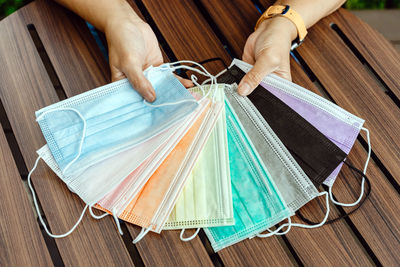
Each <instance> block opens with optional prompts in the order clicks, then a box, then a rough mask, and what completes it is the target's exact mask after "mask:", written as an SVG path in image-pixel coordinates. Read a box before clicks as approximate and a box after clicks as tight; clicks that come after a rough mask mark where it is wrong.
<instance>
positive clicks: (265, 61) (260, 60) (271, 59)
mask: <svg viewBox="0 0 400 267" xmlns="http://www.w3.org/2000/svg"><path fill="white" fill-rule="evenodd" d="M278 66H279V59H278V58H277V56H275V55H271V53H269V52H268V50H267V49H266V50H264V51H263V52H262V53H260V54H259V56H258V57H257V60H256V63H255V64H254V67H253V68H252V69H251V70H250V71H249V72H248V73H247V74H246V75H245V76H244V77H243V79H242V80H241V81H240V83H239V86H238V93H239V94H240V95H242V96H246V95H249V94H250V93H251V92H253V90H254V89H255V88H256V87H257V86H258V85H259V84H260V83H261V81H262V80H263V79H264V77H265V76H267V75H268V74H270V73H271V72H274V71H275V70H276V69H277V68H278Z"/></svg>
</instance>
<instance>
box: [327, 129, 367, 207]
mask: <svg viewBox="0 0 400 267" xmlns="http://www.w3.org/2000/svg"><path fill="white" fill-rule="evenodd" d="M361 130H363V131H365V132H366V134H367V142H368V156H367V160H366V161H365V165H364V170H363V173H364V174H366V173H367V167H368V163H369V160H370V158H371V141H370V139H369V131H368V129H367V128H364V127H363V128H361ZM364 186H365V178H364V177H363V178H362V180H361V193H360V196H359V197H358V199H357V200H356V201H355V202H353V203H342V202H338V201H336V200H335V199H333V195H332V187H333V185H332V186H329V197H330V199H331V201H332V202H333V203H334V204H336V205H339V206H343V207H352V206H355V205H357V204H358V203H360V201H361V199H362V198H363V195H364Z"/></svg>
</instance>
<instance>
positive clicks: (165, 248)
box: [128, 225, 212, 266]
mask: <svg viewBox="0 0 400 267" xmlns="http://www.w3.org/2000/svg"><path fill="white" fill-rule="evenodd" d="M128 229H129V232H130V233H131V235H132V236H137V235H138V234H139V232H140V228H139V227H138V226H133V225H130V227H128ZM179 234H180V231H172V230H168V231H162V232H161V234H156V233H148V234H147V235H146V236H145V237H144V238H143V240H141V241H140V242H138V243H137V244H136V247H137V248H138V251H139V253H140V255H142V258H143V262H144V263H145V265H147V266H212V262H211V259H210V257H209V256H208V254H207V251H206V250H205V248H204V246H203V244H202V243H201V241H200V238H199V237H196V238H195V239H194V240H192V241H190V242H182V241H181V240H180V238H179Z"/></svg>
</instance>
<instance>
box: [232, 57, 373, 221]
mask: <svg viewBox="0 0 400 267" xmlns="http://www.w3.org/2000/svg"><path fill="white" fill-rule="evenodd" d="M238 62H239V63H238ZM236 64H238V65H239V66H240V67H241V68H243V69H246V70H248V69H249V66H250V65H247V64H245V63H243V62H241V61H238V60H234V62H233V64H232V66H233V65H236ZM250 67H251V66H250ZM236 70H237V69H236ZM236 70H235V71H236ZM239 71H240V70H239ZM234 80H235V81H239V80H240V78H237V79H234ZM266 80H267V81H269V83H270V84H273V85H274V87H276V88H280V90H282V91H285V92H287V91H289V92H291V93H292V94H293V95H296V96H299V95H301V94H300V93H298V91H299V90H300V89H299V88H301V87H299V86H297V85H294V84H292V83H290V82H288V81H286V80H283V79H281V78H278V77H276V76H273V75H271V76H267V78H265V79H264V81H266ZM271 80H273V81H272V82H271ZM231 82H232V81H231ZM301 89H302V91H303V92H304V95H306V96H307V97H304V98H303V99H302V100H303V101H307V102H308V103H313V104H314V105H317V106H318V108H319V109H320V110H318V112H315V113H314V116H317V117H318V116H322V115H321V114H322V112H323V111H326V113H328V111H329V115H330V116H331V117H332V120H331V121H330V123H332V122H333V121H334V118H336V122H337V123H338V124H339V125H341V126H342V128H345V129H347V132H346V133H341V132H335V131H334V130H332V131H330V132H328V131H326V135H327V136H332V139H334V141H337V140H342V141H341V143H344V144H345V145H344V147H346V146H347V147H351V146H352V144H353V143H354V139H355V138H356V135H357V134H358V132H359V130H358V129H356V130H351V129H348V128H346V127H348V124H351V125H352V126H353V127H355V126H357V127H361V126H362V123H363V120H362V119H360V118H357V117H356V116H354V115H352V114H350V113H348V112H346V111H344V110H343V109H341V108H340V107H338V106H336V105H334V104H333V103H331V102H329V101H327V100H325V99H322V98H321V97H319V96H317V95H315V94H313V93H311V92H309V91H308V90H306V89H304V88H301ZM296 92H297V93H296ZM259 106H260V107H261V105H259ZM304 109H306V108H304ZM286 110H288V109H286ZM299 110H302V109H301V108H299ZM303 112H304V110H303ZM281 113H284V112H283V111H282V112H281ZM291 113H292V114H293V112H291ZM333 115H334V116H333ZM326 116H328V115H326ZM269 118H270V116H269ZM307 118H309V117H307ZM291 119H292V118H291ZM291 119H287V120H286V121H290V120H291ZM272 120H275V122H276V121H277V120H278V118H277V117H275V118H274V119H272ZM325 120H326V118H325ZM338 120H340V122H338ZM298 121H301V119H298ZM311 121H312V122H314V123H315V124H317V122H318V121H319V120H317V119H315V118H314V120H311ZM344 122H346V123H347V124H346V126H343V125H344ZM301 124H303V125H305V124H306V123H304V121H303V122H301V123H300V125H301ZM320 124H321V122H319V125H320ZM330 125H331V126H332V127H337V125H332V124H330ZM312 126H313V125H309V127H306V128H308V129H312ZM320 128H323V127H322V126H320ZM328 128H329V127H328ZM362 129H363V130H365V131H366V132H367V140H368V145H369V153H368V159H367V161H366V164H365V167H364V172H363V179H362V183H361V195H360V197H359V198H358V200H357V201H356V202H354V203H351V204H346V203H340V202H337V201H335V200H334V199H333V197H332V193H331V186H330V187H329V195H330V198H331V200H332V202H334V203H335V204H338V205H342V206H354V205H357V204H359V203H360V204H362V202H361V199H362V196H363V192H364V182H365V179H364V177H365V178H366V176H365V173H366V168H367V165H368V161H369V157H370V153H371V152H370V151H371V147H370V143H369V133H368V130H366V129H364V128H362ZM278 131H279V133H282V128H281V129H280V130H278ZM314 132H315V130H314ZM314 135H315V136H318V133H317V134H314ZM342 135H344V137H342ZM319 136H320V135H319ZM318 138H319V139H320V140H323V138H322V137H321V136H320V137H318ZM346 140H347V141H346ZM285 141H287V139H286V140H285ZM328 141H329V140H328ZM324 143H327V142H324ZM338 150H340V149H333V151H331V152H333V156H334V155H335V152H334V151H338ZM327 151H328V152H329V149H328V150H327ZM290 152H291V153H293V150H291V151H290ZM322 153H323V151H320V154H321V155H322ZM337 155H339V153H337V154H336V156H337ZM346 156H347V155H346ZM340 157H341V156H340ZM325 165H326V163H325ZM301 166H302V167H304V164H301ZM335 171H338V168H336V169H335ZM335 171H334V172H335ZM334 172H333V173H334ZM308 173H309V174H310V172H308ZM311 174H312V173H311ZM325 174H326V172H325ZM325 174H324V175H325ZM313 177H314V179H313V180H314V183H315V184H316V185H319V184H320V182H321V180H316V179H315V176H313ZM367 182H368V181H367ZM369 192H370V187H369V191H368V192H367V194H366V197H365V198H364V200H363V202H364V201H365V199H366V198H367V197H368V195H369ZM355 210H356V209H355ZM355 210H353V211H351V212H349V213H348V214H347V215H349V214H351V213H353V212H354V211H355ZM299 215H300V214H299ZM347 215H345V216H347ZM341 217H343V216H341ZM339 218H340V217H339ZM339 218H337V219H339ZM337 219H334V220H330V221H327V223H332V222H333V221H336V220H337ZM314 224H318V223H314Z"/></svg>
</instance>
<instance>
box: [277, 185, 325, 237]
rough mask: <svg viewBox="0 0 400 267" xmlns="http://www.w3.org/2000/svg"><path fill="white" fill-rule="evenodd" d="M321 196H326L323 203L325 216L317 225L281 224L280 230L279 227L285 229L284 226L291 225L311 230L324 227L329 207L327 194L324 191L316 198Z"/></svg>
mask: <svg viewBox="0 0 400 267" xmlns="http://www.w3.org/2000/svg"><path fill="white" fill-rule="evenodd" d="M322 195H326V198H325V202H326V214H325V217H324V219H323V220H322V221H321V222H320V223H319V224H314V225H307V224H300V223H291V224H289V223H285V224H282V225H281V226H280V228H281V227H285V226H288V227H289V226H290V225H291V226H295V227H300V228H307V229H312V228H318V227H321V226H322V225H324V224H325V222H326V221H327V220H328V216H329V212H330V207H329V195H328V192H326V191H324V192H321V193H319V194H318V196H322Z"/></svg>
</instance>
